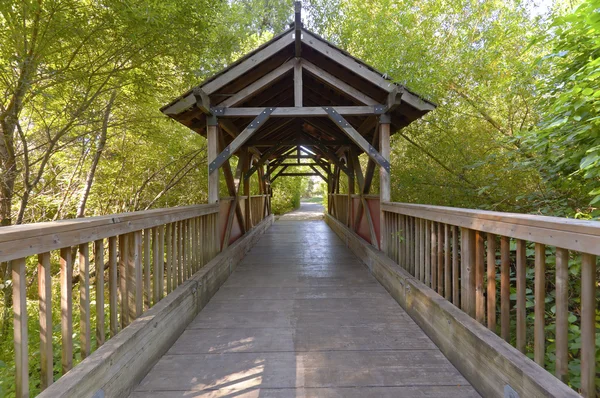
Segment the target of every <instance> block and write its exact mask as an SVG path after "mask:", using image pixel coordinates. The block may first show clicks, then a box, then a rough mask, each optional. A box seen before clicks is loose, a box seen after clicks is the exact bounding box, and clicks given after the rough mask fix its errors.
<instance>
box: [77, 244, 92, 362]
mask: <svg viewBox="0 0 600 398" xmlns="http://www.w3.org/2000/svg"><path fill="white" fill-rule="evenodd" d="M79 311H80V330H79V335H80V340H81V358H82V359H84V358H87V357H88V356H89V355H90V354H91V352H92V342H91V335H92V327H91V320H90V245H89V244H88V243H83V244H81V245H79Z"/></svg>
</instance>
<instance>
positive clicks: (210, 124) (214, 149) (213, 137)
mask: <svg viewBox="0 0 600 398" xmlns="http://www.w3.org/2000/svg"><path fill="white" fill-rule="evenodd" d="M217 124H218V123H217V118H216V117H215V116H207V117H206V138H207V140H208V159H207V160H208V161H207V163H208V165H209V169H208V203H209V204H211V203H218V202H219V168H218V167H216V168H215V169H214V170H211V168H210V164H211V163H212V162H213V161H214V160H215V159H216V158H217V155H218V154H219V137H218V128H217Z"/></svg>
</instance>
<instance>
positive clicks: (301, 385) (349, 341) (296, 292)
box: [131, 205, 479, 398]
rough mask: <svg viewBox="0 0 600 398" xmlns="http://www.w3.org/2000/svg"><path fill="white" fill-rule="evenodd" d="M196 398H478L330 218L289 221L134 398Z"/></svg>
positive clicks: (256, 250)
mask: <svg viewBox="0 0 600 398" xmlns="http://www.w3.org/2000/svg"><path fill="white" fill-rule="evenodd" d="M313 207H314V206H312V207H311V206H310V205H309V206H308V207H306V208H307V209H309V210H310V211H314V209H313ZM299 218H300V219H302V217H299ZM308 218H309V219H310V217H308ZM200 396H202V397H296V396H307V397H314V396H319V397H478V396H479V395H478V394H477V392H476V391H475V390H474V389H473V388H472V387H471V386H470V385H469V383H468V382H467V380H466V379H465V378H464V377H463V376H462V375H461V374H460V373H459V372H458V371H457V370H456V368H455V367H454V366H453V365H452V364H451V363H450V362H449V361H448V360H447V359H446V358H445V357H444V355H443V354H442V353H441V352H440V350H439V349H438V348H437V347H436V346H435V344H434V343H433V342H432V341H431V340H430V339H429V338H428V337H427V336H426V335H425V333H424V332H423V331H422V330H421V329H420V328H419V327H418V326H417V325H416V324H415V322H414V321H413V320H412V319H411V318H410V317H409V316H408V315H407V313H406V312H405V311H404V310H403V309H402V308H401V307H400V306H399V305H398V304H397V303H396V301H395V300H394V299H393V298H392V297H391V296H390V295H389V294H388V293H387V291H386V290H385V289H384V288H383V287H382V286H381V285H380V284H379V283H378V282H377V281H376V280H375V278H374V277H373V276H372V275H371V274H370V273H369V272H368V269H367V268H366V267H365V266H364V265H363V264H362V263H361V262H360V260H359V259H358V258H357V257H356V256H355V255H354V254H353V253H351V252H350V251H349V250H348V249H347V248H346V247H345V245H344V243H343V242H342V241H341V240H340V239H339V238H338V237H337V236H336V235H335V233H334V232H333V231H331V230H330V229H329V227H328V226H327V225H326V224H325V222H324V221H319V220H313V221H306V220H304V221H285V218H284V220H280V221H278V222H276V223H275V224H274V225H273V226H272V227H271V228H270V229H269V230H268V231H267V233H266V234H265V235H264V236H263V237H262V238H261V240H260V241H259V242H258V243H257V244H256V246H254V247H253V248H252V250H251V251H250V252H249V253H248V254H247V256H246V257H245V258H244V260H243V261H242V262H241V263H240V264H239V265H238V268H237V270H236V271H235V272H234V273H233V274H232V275H231V276H230V278H229V279H228V280H227V282H226V283H225V284H224V285H223V286H222V287H221V289H220V290H219V291H218V293H217V294H216V295H215V296H214V297H213V298H212V299H211V301H210V303H209V304H208V305H207V306H206V307H205V308H204V309H203V310H202V311H201V312H200V313H199V314H198V316H197V317H196V318H195V320H194V321H193V322H192V323H191V324H190V325H189V326H188V327H187V329H186V330H185V331H184V333H183V334H182V335H181V336H180V337H179V339H178V340H177V341H176V343H175V344H174V345H173V346H172V347H171V349H170V350H169V351H168V352H167V353H166V355H164V356H163V357H162V358H161V359H160V360H159V362H158V363H157V364H156V365H155V366H154V368H153V369H152V370H151V371H150V372H149V373H148V374H147V376H146V377H145V378H144V379H143V381H142V382H141V383H140V384H139V385H138V386H137V388H136V389H135V391H134V392H133V393H132V395H131V397H134V398H142V397H149V398H159V397H200Z"/></svg>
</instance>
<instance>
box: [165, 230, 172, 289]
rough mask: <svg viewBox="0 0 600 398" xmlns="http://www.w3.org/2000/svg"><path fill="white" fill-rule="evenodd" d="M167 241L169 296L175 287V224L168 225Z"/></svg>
mask: <svg viewBox="0 0 600 398" xmlns="http://www.w3.org/2000/svg"><path fill="white" fill-rule="evenodd" d="M165 240H166V241H167V294H169V293H171V290H172V287H173V282H172V281H173V224H172V223H171V224H167V230H166V234H165Z"/></svg>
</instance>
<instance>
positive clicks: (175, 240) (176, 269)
mask: <svg viewBox="0 0 600 398" xmlns="http://www.w3.org/2000/svg"><path fill="white" fill-rule="evenodd" d="M171 241H172V242H173V243H172V252H171V254H172V257H173V261H172V264H173V270H172V275H171V276H172V277H173V286H172V288H171V289H172V290H171V291H173V290H175V289H176V288H177V286H179V243H178V242H179V224H178V223H177V222H174V223H173V232H172V236H171Z"/></svg>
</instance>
